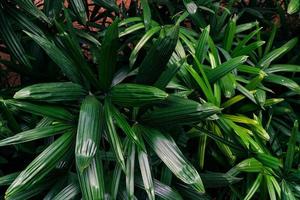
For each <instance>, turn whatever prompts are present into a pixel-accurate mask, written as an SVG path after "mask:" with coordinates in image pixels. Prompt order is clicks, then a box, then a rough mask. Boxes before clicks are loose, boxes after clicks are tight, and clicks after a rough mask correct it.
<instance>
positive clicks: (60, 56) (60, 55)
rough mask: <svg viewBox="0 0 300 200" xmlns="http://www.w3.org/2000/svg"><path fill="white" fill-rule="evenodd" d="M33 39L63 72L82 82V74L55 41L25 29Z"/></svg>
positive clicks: (71, 78) (73, 79) (75, 80)
mask: <svg viewBox="0 0 300 200" xmlns="http://www.w3.org/2000/svg"><path fill="white" fill-rule="evenodd" d="M24 32H25V33H26V34H27V35H28V36H29V37H31V39H33V40H34V41H35V42H36V43H37V44H38V45H39V46H40V47H41V48H42V49H44V51H45V52H46V53H47V54H48V56H49V57H50V58H51V59H52V60H53V62H55V63H56V64H57V65H58V67H60V69H61V70H62V72H63V73H64V74H65V75H66V76H67V77H68V78H69V79H70V80H71V81H72V82H74V83H78V84H80V83H82V79H81V75H80V73H79V71H78V70H77V68H76V67H74V63H73V62H72V60H70V59H69V58H68V57H67V56H66V55H65V53H64V52H63V51H62V50H60V49H59V48H58V47H57V46H56V45H55V43H54V42H53V41H51V40H49V39H47V38H46V37H44V36H39V35H35V34H32V33H29V32H27V31H24Z"/></svg>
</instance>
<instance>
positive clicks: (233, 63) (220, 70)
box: [206, 56, 248, 83]
mask: <svg viewBox="0 0 300 200" xmlns="http://www.w3.org/2000/svg"><path fill="white" fill-rule="evenodd" d="M247 58H248V57H247V56H239V57H236V58H232V59H231V60H228V61H227V62H225V63H222V64H221V65H219V66H218V67H216V68H214V69H212V70H210V71H208V72H207V73H206V75H207V78H208V80H209V82H210V83H214V82H216V81H217V80H219V79H220V78H222V77H223V76H225V75H226V74H228V73H229V72H231V71H232V70H234V69H235V68H237V67H238V66H239V65H241V64H242V63H244V62H245V61H246V60H247Z"/></svg>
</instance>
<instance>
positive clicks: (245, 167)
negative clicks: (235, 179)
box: [227, 158, 263, 176]
mask: <svg viewBox="0 0 300 200" xmlns="http://www.w3.org/2000/svg"><path fill="white" fill-rule="evenodd" d="M262 169H263V165H262V164H261V163H260V162H259V161H258V160H256V159H255V158H248V159H246V160H243V161H242V162H240V163H238V164H237V165H236V166H234V167H233V168H232V169H231V170H229V171H228V172H227V174H229V175H231V176H236V175H238V174H239V173H240V172H247V173H257V172H261V170H262Z"/></svg>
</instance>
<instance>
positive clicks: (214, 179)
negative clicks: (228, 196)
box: [200, 172, 242, 188]
mask: <svg viewBox="0 0 300 200" xmlns="http://www.w3.org/2000/svg"><path fill="white" fill-rule="evenodd" d="M200 176H201V178H202V180H203V183H204V185H205V187H207V188H219V187H226V186H230V185H231V184H235V183H237V182H239V181H241V180H242V178H236V177H234V176H231V175H228V174H224V173H218V172H207V173H202V174H200Z"/></svg>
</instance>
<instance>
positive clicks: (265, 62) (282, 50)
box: [257, 38, 298, 68]
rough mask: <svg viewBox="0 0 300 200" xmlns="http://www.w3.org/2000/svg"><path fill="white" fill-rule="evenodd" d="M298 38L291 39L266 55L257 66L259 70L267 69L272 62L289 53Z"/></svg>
mask: <svg viewBox="0 0 300 200" xmlns="http://www.w3.org/2000/svg"><path fill="white" fill-rule="evenodd" d="M297 42H298V38H293V39H291V40H289V41H288V42H287V43H285V44H284V45H282V46H281V47H279V48H277V49H274V50H273V51H271V52H270V53H268V54H266V55H265V56H264V57H263V58H262V59H261V60H260V61H259V62H258V63H257V65H258V66H259V67H261V68H267V67H269V65H270V64H271V63H272V61H274V60H276V59H277V58H279V57H280V56H282V55H284V54H286V53H287V52H289V51H290V50H291V49H292V48H294V46H295V45H296V44H297Z"/></svg>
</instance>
